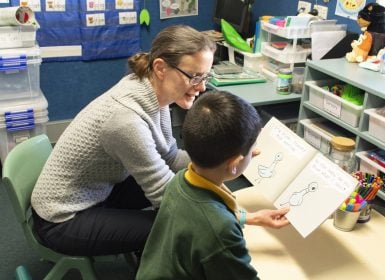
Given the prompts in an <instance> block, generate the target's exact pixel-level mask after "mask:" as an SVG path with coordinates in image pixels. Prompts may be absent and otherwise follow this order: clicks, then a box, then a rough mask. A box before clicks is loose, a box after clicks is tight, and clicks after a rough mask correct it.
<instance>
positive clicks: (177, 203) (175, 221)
mask: <svg viewBox="0 0 385 280" xmlns="http://www.w3.org/2000/svg"><path fill="white" fill-rule="evenodd" d="M260 130H261V120H260V118H259V116H258V114H257V112H256V110H255V109H254V108H253V107H252V106H251V105H250V104H249V103H247V102H246V101H244V100H243V99H241V98H239V97H236V96H235V95H232V94H230V93H228V92H212V93H206V94H204V95H203V96H201V97H200V98H199V99H198V100H197V101H196V102H195V103H194V105H193V106H192V108H191V109H190V110H189V111H188V113H187V115H186V118H185V121H184V124H183V130H182V133H183V141H184V146H185V149H186V151H187V152H188V154H189V155H190V157H191V161H192V162H191V163H190V165H189V167H188V168H187V170H182V171H180V172H178V173H177V174H176V176H174V178H173V179H172V180H171V181H170V182H169V184H168V187H167V189H166V193H165V195H164V198H163V201H162V203H161V207H160V209H159V212H158V214H157V217H156V220H155V224H154V225H153V228H152V230H151V233H150V235H149V237H148V240H147V242H146V245H145V249H144V252H143V255H142V258H141V263H140V266H139V270H138V273H137V278H136V279H137V280H152V279H157V280H159V279H178V280H183V279H199V280H203V279H221V280H224V279H231V280H235V279H259V278H258V276H257V272H256V271H255V269H254V268H253V267H252V266H251V264H250V260H251V258H250V256H249V254H248V251H247V249H246V246H245V240H244V239H243V233H242V227H243V224H244V223H247V224H254V225H265V226H270V227H274V228H280V227H282V226H285V225H287V224H288V223H289V222H288V221H287V220H286V219H285V217H284V215H285V214H286V213H287V212H288V209H280V210H261V211H259V212H256V213H247V214H246V212H245V211H244V210H243V209H238V206H237V203H236V201H235V199H234V197H233V196H232V194H231V193H230V191H229V190H228V189H227V188H226V187H225V186H224V185H223V182H225V181H228V180H232V179H234V178H236V177H238V176H239V175H240V174H242V172H243V171H244V169H245V168H246V167H247V165H248V164H249V162H250V159H251V158H252V157H253V156H254V155H257V152H256V151H255V147H254V145H255V142H256V138H257V136H258V134H259V132H260Z"/></svg>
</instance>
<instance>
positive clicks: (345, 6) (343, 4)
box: [335, 0, 366, 20]
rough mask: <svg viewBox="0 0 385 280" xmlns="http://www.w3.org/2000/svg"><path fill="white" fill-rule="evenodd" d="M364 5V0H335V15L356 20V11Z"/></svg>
mask: <svg viewBox="0 0 385 280" xmlns="http://www.w3.org/2000/svg"><path fill="white" fill-rule="evenodd" d="M365 5H366V0H337V5H336V13H335V14H336V15H337V16H341V17H346V18H349V19H353V20H357V16H358V12H359V11H360V10H362V8H363V7H365Z"/></svg>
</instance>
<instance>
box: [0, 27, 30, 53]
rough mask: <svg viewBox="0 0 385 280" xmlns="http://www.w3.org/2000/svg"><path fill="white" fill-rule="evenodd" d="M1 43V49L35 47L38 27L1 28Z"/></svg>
mask: <svg viewBox="0 0 385 280" xmlns="http://www.w3.org/2000/svg"><path fill="white" fill-rule="evenodd" d="M0 42H1V44H0V49H11V48H28V47H33V46H34V45H35V44H36V27H35V26H33V25H20V26H0Z"/></svg>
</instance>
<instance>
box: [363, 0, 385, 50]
mask: <svg viewBox="0 0 385 280" xmlns="http://www.w3.org/2000/svg"><path fill="white" fill-rule="evenodd" d="M378 2H380V1H377V3H369V4H366V6H365V7H364V8H363V9H362V10H361V11H359V12H358V17H357V23H358V25H359V26H360V27H361V30H362V31H363V32H364V31H368V32H370V34H371V35H372V46H371V48H370V50H369V56H376V55H377V54H378V52H379V50H380V49H382V48H384V47H385V6H384V5H383V4H379V3H378ZM384 2H385V1H384ZM381 3H382V2H381Z"/></svg>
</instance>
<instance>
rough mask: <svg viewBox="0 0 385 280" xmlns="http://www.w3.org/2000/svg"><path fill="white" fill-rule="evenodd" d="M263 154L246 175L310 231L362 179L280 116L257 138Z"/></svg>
mask: <svg viewBox="0 0 385 280" xmlns="http://www.w3.org/2000/svg"><path fill="white" fill-rule="evenodd" d="M257 148H258V149H259V150H260V151H261V154H260V155H258V156H256V157H254V158H253V159H252V160H251V162H250V164H249V166H248V167H247V169H246V170H245V172H244V174H243V175H244V176H245V177H246V178H247V179H248V180H249V181H250V183H251V184H252V185H253V187H255V188H259V189H260V191H261V192H262V193H263V194H264V196H265V197H266V198H267V199H268V200H270V201H271V202H273V204H274V206H275V207H277V208H282V207H286V206H289V207H290V211H289V213H288V214H287V215H286V217H287V219H288V220H289V221H290V223H291V224H292V225H293V226H294V228H295V229H296V230H297V231H298V232H299V233H300V234H301V235H302V236H303V237H306V236H308V235H309V234H310V233H311V232H312V231H314V230H315V229H316V228H317V227H318V226H319V225H321V224H322V223H323V222H324V221H325V220H326V219H327V218H328V217H329V216H330V215H331V214H332V213H333V212H334V211H335V210H336V209H337V208H338V207H339V206H340V205H341V204H342V203H343V201H344V200H345V199H346V198H347V197H348V196H349V195H350V194H351V193H352V192H353V191H354V189H355V188H356V186H357V185H358V181H357V180H356V179H355V178H354V177H353V176H352V175H351V174H348V173H346V172H345V171H344V170H342V169H341V168H340V167H339V166H338V165H336V164H335V163H333V162H332V161H330V160H329V159H328V158H326V157H325V156H324V155H322V154H321V153H320V152H319V151H318V150H316V149H315V148H314V147H312V146H311V145H310V144H308V143H307V142H306V141H305V140H304V139H303V138H301V137H299V136H298V135H297V134H296V133H294V132H293V131H292V130H290V129H289V128H288V127H286V126H285V125H284V124H283V123H281V122H280V121H279V120H277V119H276V118H274V117H273V118H271V119H270V121H269V122H268V123H267V124H266V125H265V126H264V127H263V129H262V131H261V133H260V135H259V136H258V138H257Z"/></svg>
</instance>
